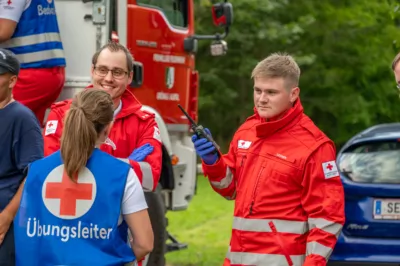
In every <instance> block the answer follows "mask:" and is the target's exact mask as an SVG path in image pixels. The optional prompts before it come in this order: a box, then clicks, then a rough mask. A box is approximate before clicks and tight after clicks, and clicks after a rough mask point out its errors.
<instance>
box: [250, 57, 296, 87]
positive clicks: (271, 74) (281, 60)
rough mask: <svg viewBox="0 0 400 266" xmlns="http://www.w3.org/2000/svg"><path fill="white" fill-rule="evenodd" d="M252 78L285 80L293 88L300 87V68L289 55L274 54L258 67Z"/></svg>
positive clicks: (254, 70)
mask: <svg viewBox="0 0 400 266" xmlns="http://www.w3.org/2000/svg"><path fill="white" fill-rule="evenodd" d="M251 78H253V79H254V78H283V79H284V80H285V83H286V86H287V87H288V88H293V87H297V86H299V79H300V67H299V66H298V65H297V63H296V61H295V60H294V59H293V57H292V56H290V55H289V54H286V53H273V54H271V55H269V56H268V57H267V58H265V59H264V60H262V61H261V62H259V63H258V64H257V65H256V67H255V68H254V69H253V72H252V73H251Z"/></svg>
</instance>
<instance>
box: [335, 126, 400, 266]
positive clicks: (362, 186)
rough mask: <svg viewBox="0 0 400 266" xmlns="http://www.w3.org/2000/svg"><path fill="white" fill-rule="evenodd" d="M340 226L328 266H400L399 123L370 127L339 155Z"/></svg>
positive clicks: (350, 142)
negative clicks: (342, 202)
mask: <svg viewBox="0 0 400 266" xmlns="http://www.w3.org/2000/svg"><path fill="white" fill-rule="evenodd" d="M337 165H338V168H339V170H340V175H341V179H342V182H343V186H344V191H345V199H346V203H345V212H346V223H345V224H344V226H343V230H342V233H341V234H340V236H339V238H338V242H337V244H336V246H335V249H334V251H333V253H332V255H331V257H330V260H329V263H328V265H329V266H339V265H340V266H345V265H358V266H367V265H368V266H378V265H379V266H384V265H388V266H389V265H391V266H394V265H396V266H399V265H400V123H392V124H380V125H376V126H373V127H370V128H368V129H366V130H364V131H363V132H361V133H359V134H357V135H356V136H354V137H353V138H352V139H350V140H349V141H348V142H347V143H346V144H345V145H344V146H343V147H342V148H341V149H340V151H339V153H338V156H337Z"/></svg>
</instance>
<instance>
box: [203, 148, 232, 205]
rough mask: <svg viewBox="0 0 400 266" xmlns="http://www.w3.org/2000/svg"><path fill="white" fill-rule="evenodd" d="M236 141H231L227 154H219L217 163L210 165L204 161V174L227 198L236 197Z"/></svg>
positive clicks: (216, 190) (219, 192)
mask: <svg viewBox="0 0 400 266" xmlns="http://www.w3.org/2000/svg"><path fill="white" fill-rule="evenodd" d="M235 143H236V142H235V141H232V142H231V144H230V145H229V151H228V153H227V154H225V155H222V154H219V159H218V161H217V162H216V163H215V164H213V165H208V164H206V163H204V161H202V167H203V173H204V176H206V177H208V180H209V182H210V184H211V187H212V188H213V190H214V191H215V192H217V193H218V194H220V195H221V196H222V197H224V198H226V199H227V200H234V199H235V198H236V182H235V178H236V177H235V174H236V166H235V162H236V156H235V150H234V149H235V146H234V145H235Z"/></svg>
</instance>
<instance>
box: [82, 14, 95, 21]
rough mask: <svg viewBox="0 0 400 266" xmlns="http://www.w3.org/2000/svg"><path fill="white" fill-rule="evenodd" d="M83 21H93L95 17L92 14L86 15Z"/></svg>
mask: <svg viewBox="0 0 400 266" xmlns="http://www.w3.org/2000/svg"><path fill="white" fill-rule="evenodd" d="M83 19H84V20H93V16H92V15H91V14H86V15H85V16H84V17H83Z"/></svg>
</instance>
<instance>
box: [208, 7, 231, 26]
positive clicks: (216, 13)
mask: <svg viewBox="0 0 400 266" xmlns="http://www.w3.org/2000/svg"><path fill="white" fill-rule="evenodd" d="M212 17H213V21H214V25H215V26H217V27H229V26H230V25H231V24H232V22H233V7H232V4H231V3H227V2H225V3H218V4H214V5H213V6H212Z"/></svg>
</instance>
